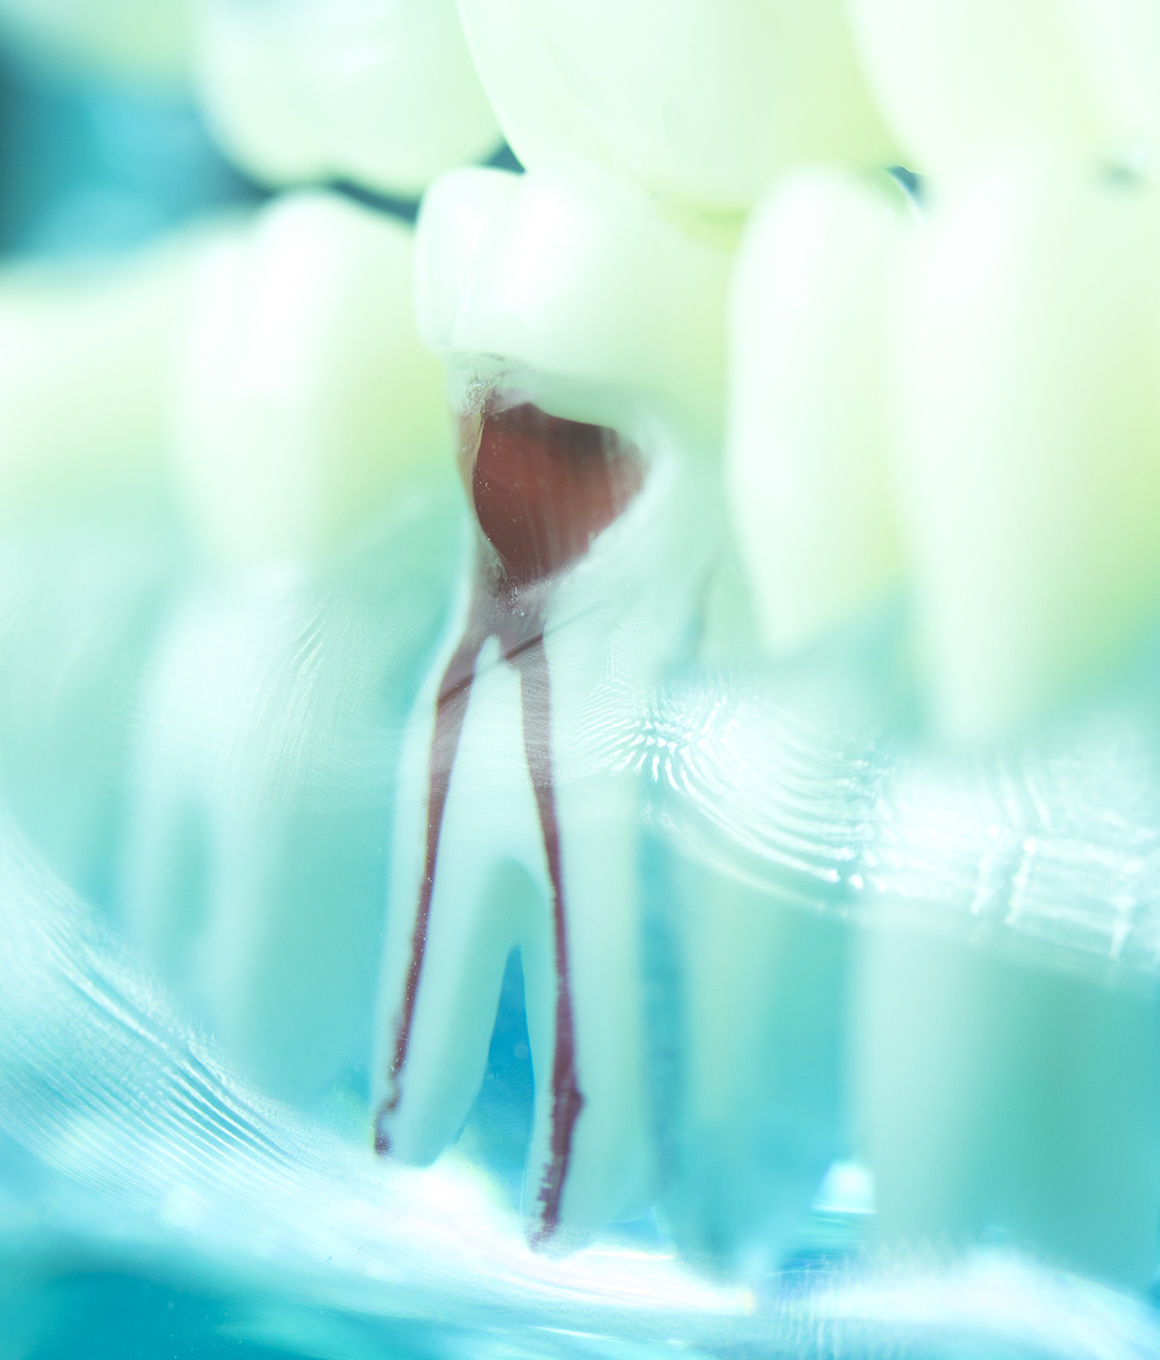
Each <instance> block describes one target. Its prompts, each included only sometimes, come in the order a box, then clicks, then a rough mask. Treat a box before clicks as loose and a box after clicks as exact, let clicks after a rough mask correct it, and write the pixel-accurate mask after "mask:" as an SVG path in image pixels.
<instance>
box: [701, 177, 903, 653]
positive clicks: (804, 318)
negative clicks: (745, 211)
mask: <svg viewBox="0 0 1160 1360" xmlns="http://www.w3.org/2000/svg"><path fill="white" fill-rule="evenodd" d="M904 230H905V216H904V209H903V206H902V203H901V196H900V195H894V194H890V193H889V191H888V190H887V188H886V187H885V186H877V187H876V186H872V185H871V184H869V183H868V182H866V183H864V182H862V181H860V180H858V179H857V178H856V177H854V176H853V175H850V174H847V173H845V172H842V171H838V170H829V169H817V170H807V169H803V170H800V171H797V172H795V173H794V174H793V175H791V176H790V177H789V178H788V179H787V180H786V181H784V182H783V183H782V184H781V185H780V186H779V188H778V189H777V190H776V191H775V192H774V193H773V194H772V196H771V197H770V198H769V199H768V200H767V201H766V202H765V204H764V205H763V206H762V207H760V208H759V209H758V210H757V212H756V213H755V214H754V216H753V217H752V218H751V219H750V223H749V225H748V227H747V230H746V235H745V238H744V241H743V244H742V247H741V249H740V251H739V255H738V260H737V267H736V272H735V275H734V279H733V302H732V335H731V340H732V353H733V365H732V372H731V375H730V387H731V401H730V419H729V438H728V479H729V487H730V499H731V505H732V510H733V519H734V523H735V524H736V526H737V529H738V533H739V538H740V541H741V545H742V549H743V551H744V553H745V556H746V560H747V562H748V566H749V575H750V582H751V585H752V587H753V591H754V597H755V602H756V605H757V610H758V617H759V621H760V623H761V625H762V628H763V631H764V635H765V640H766V642H767V644H768V646H769V647H770V648H771V649H772V650H773V651H774V652H790V651H793V650H795V649H796V648H798V647H801V646H803V645H806V644H808V643H810V642H812V641H813V640H814V639H815V638H817V637H819V636H820V635H821V634H823V633H825V632H826V631H828V630H829V629H830V628H832V627H834V626H835V625H837V624H838V623H840V622H842V621H843V620H845V619H847V618H849V617H850V616H851V615H852V614H854V613H855V612H856V611H857V609H858V608H859V607H860V606H862V605H864V604H866V603H867V602H869V601H872V600H873V599H875V598H876V597H879V596H881V595H882V594H883V593H884V592H885V591H887V590H888V589H889V588H891V587H893V586H895V585H896V584H897V583H898V582H899V581H900V579H901V576H902V568H903V562H902V550H901V544H900V541H899V535H898V531H897V528H896V525H895V514H894V509H893V487H892V484H891V480H892V479H891V476H890V450H889V438H888V428H887V420H886V411H885V409H884V402H883V396H882V393H883V389H884V386H885V379H886V363H885V360H884V356H883V339H884V335H885V333H886V327H887V316H888V302H889V297H890V291H891V283H892V279H893V271H894V267H895V258H896V255H897V253H898V249H899V245H900V242H901V240H902V238H903V234H904Z"/></svg>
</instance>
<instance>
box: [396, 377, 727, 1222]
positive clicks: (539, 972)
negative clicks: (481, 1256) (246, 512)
mask: <svg viewBox="0 0 1160 1360" xmlns="http://www.w3.org/2000/svg"><path fill="white" fill-rule="evenodd" d="M477 400H483V401H484V403H485V404H484V405H483V407H482V408H480V407H478V406H477V407H476V408H475V409H474V410H472V411H468V412H465V414H464V417H463V419H462V422H461V428H462V429H463V431H464V437H465V439H466V440H467V446H466V448H465V449H464V451H463V454H464V457H465V459H466V470H467V472H468V474H469V479H470V485H471V490H472V498H473V504H474V508H475V511H476V516H477V523H478V524H479V526H480V527H481V536H480V539H479V543H478V545H477V550H476V553H475V564H474V569H473V572H472V574H471V575H470V576H469V578H468V580H467V581H466V582H465V583H464V589H463V597H462V600H461V604H460V606H459V608H458V610H457V614H456V617H455V619H454V621H453V624H452V627H451V630H450V632H449V633H448V636H447V638H446V641H445V642H444V644H443V646H442V647H441V649H440V653H439V655H438V657H437V659H436V661H435V664H434V666H433V667H432V670H431V671H430V673H429V676H428V679H427V681H426V683H425V685H424V686H423V689H422V692H421V695H420V698H419V702H418V703H417V705H416V707H415V710H414V714H413V717H412V719H411V723H410V725H409V728H408V732H407V735H406V739H405V744H404V755H403V760H402V765H401V773H400V783H399V794H398V802H397V813H396V821H395V831H394V836H393V840H392V847H393V848H392V856H393V870H392V889H391V895H390V907H389V912H388V928H387V940H386V952H385V954H384V964H383V974H382V976H383V985H382V993H381V1004H380V1022H379V1035H380V1048H379V1052H378V1054H377V1056H376V1059H375V1068H374V1071H375V1077H376V1083H377V1088H376V1094H375V1102H376V1110H377V1122H376V1137H377V1145H378V1147H379V1149H380V1150H381V1151H384V1152H387V1151H389V1152H390V1153H391V1154H392V1155H394V1156H396V1157H399V1158H401V1159H403V1160H406V1161H413V1162H427V1161H430V1160H432V1159H433V1158H434V1157H435V1156H436V1155H437V1154H438V1153H439V1152H440V1151H441V1150H442V1148H443V1147H444V1146H445V1145H446V1144H448V1143H449V1142H450V1141H451V1140H453V1139H454V1137H455V1136H456V1135H457V1133H458V1131H459V1128H460V1127H461V1125H462V1122H463V1119H464V1117H465V1115H466V1113H467V1111H468V1109H469V1107H470V1106H471V1103H472V1101H473V1099H474V1097H475V1094H476V1092H477V1090H478V1088H479V1085H480V1082H481V1081H482V1078H483V1074H484V1070H485V1067H486V1059H487V1048H488V1039H489V1037H490V1034H491V1030H492V1026H493V1023H494V1020H495V1012H496V1002H497V998H498V996H499V988H500V982H501V979H502V976H503V971H504V964H505V961H506V959H507V956H508V953H509V951H510V950H511V949H512V948H513V947H519V949H520V950H521V954H522V962H523V971H524V978H525V988H526V1002H527V1018H528V1031H529V1036H530V1040H531V1047H532V1056H533V1067H534V1071H535V1074H536V1118H535V1126H534V1131H533V1139H532V1150H531V1154H530V1157H529V1162H528V1168H527V1175H526V1179H525V1187H526V1188H525V1195H524V1204H525V1214H526V1215H527V1217H528V1219H529V1236H530V1239H531V1241H532V1243H533V1245H537V1246H548V1245H561V1244H562V1245H565V1246H566V1245H569V1244H572V1243H573V1242H574V1241H575V1240H576V1238H577V1235H582V1234H584V1233H586V1232H588V1231H590V1230H592V1229H594V1228H597V1227H599V1226H600V1225H601V1224H603V1223H605V1222H606V1221H608V1220H609V1219H613V1218H617V1217H622V1216H627V1215H630V1214H632V1213H633V1212H640V1211H641V1210H642V1209H643V1208H644V1207H645V1206H646V1205H647V1202H648V1196H649V1192H650V1189H651V1185H650V1179H651V1156H650V1152H649V1142H648V1138H647V1125H646V1110H645V1101H644V1086H643V1081H644V1073H643V1058H642V1046H641V1029H640V1026H641V1005H642V1001H641V995H640V987H641V983H640V969H639V960H638V952H639V946H638V932H639V929H640V926H639V907H638V892H639V889H638V875H639V866H638V852H637V846H636V827H637V825H638V820H639V814H638V811H637V805H638V796H639V795H638V790H637V786H636V780H635V776H634V775H632V774H630V773H617V772H616V770H615V769H611V768H604V767H603V766H602V764H601V762H600V760H599V759H598V758H596V757H595V756H594V754H593V735H592V729H593V724H594V721H597V717H596V715H597V714H598V715H599V721H600V722H602V723H607V722H609V721H612V722H616V721H622V720H623V715H624V714H626V713H629V714H631V713H640V712H643V711H644V708H645V705H646V701H647V696H648V692H649V689H650V686H651V685H652V684H653V683H654V681H655V677H656V675H657V672H658V669H659V667H660V666H661V665H662V664H663V663H664V661H665V659H666V658H667V657H668V656H669V655H670V654H671V653H672V651H673V649H674V648H675V646H676V645H677V643H678V639H679V638H680V637H681V634H682V631H683V627H684V619H685V617H686V616H687V615H688V613H689V612H690V611H691V609H692V607H693V601H694V599H695V598H696V591H697V588H698V583H699V582H700V581H701V579H702V577H703V573H704V571H705V568H706V563H707V561H708V559H709V557H710V555H711V553H712V552H713V544H714V542H715V538H716V533H715V523H714V521H715V515H714V513H713V510H712V501H711V500H710V499H708V497H707V491H706V488H704V487H702V486H701V485H700V484H699V481H698V479H696V478H694V477H691V476H690V475H689V474H688V472H687V471H685V470H683V469H682V468H681V467H680V466H679V464H678V462H677V460H676V458H675V455H673V454H672V453H671V452H667V451H666V450H665V449H663V448H658V449H657V450H656V452H655V454H654V456H653V457H652V459H651V460H650V461H649V462H648V463H647V464H645V465H643V466H641V465H639V464H638V462H637V459H638V456H639V455H638V454H637V453H636V452H635V451H634V450H632V449H631V448H630V447H628V446H626V445H624V443H623V441H619V440H616V439H615V438H614V437H613V436H612V435H611V434H610V433H609V432H604V434H601V433H600V432H599V431H598V430H596V428H595V427H593V426H588V425H577V424H575V423H574V422H571V421H566V420H560V419H557V418H554V417H546V416H543V415H542V414H541V413H537V411H536V408H535V407H532V406H530V405H526V404H517V405H516V406H514V407H512V406H509V407H503V406H496V405H495V404H494V403H495V401H496V398H495V397H494V396H490V397H487V398H478V397H477ZM593 440H596V441H597V443H596V444H595V445H593ZM477 441H478V442H477ZM590 445H592V448H591V449H590V450H589V451H590V452H592V451H593V450H594V449H595V448H596V447H600V448H602V449H603V452H602V453H599V454H598V455H597V461H593V460H592V458H591V457H588V456H587V455H584V456H581V454H580V453H578V452H577V450H578V449H579V448H580V447H581V446H583V447H584V448H588V447H589V446H590ZM540 474H542V476H544V477H549V476H550V479H552V480H553V491H552V492H551V493H548V492H547V485H546V484H545V485H541V483H540V482H539V481H537V475H540ZM641 477H643V484H641V483H640V480H639V479H640V478H641ZM558 478H563V479H564V480H563V482H562V483H561V484H560V485H558V486H555V485H554V479H558ZM593 479H595V480H593ZM638 486H639V490H638V489H637V488H638ZM537 489H538V490H537ZM544 516H546V518H543V517H544ZM577 516H580V518H579V519H577ZM541 520H542V522H541ZM707 520H708V521H709V522H708V523H707V522H706V521H707ZM605 525H608V527H607V528H604V526H605ZM593 535H595V538H593ZM589 543H591V546H590V547H589V546H587V545H588V544H589ZM611 676H615V689H614V690H611V691H610V690H609V688H608V686H607V679H608V677H611Z"/></svg>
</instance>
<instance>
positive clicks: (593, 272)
mask: <svg viewBox="0 0 1160 1360" xmlns="http://www.w3.org/2000/svg"><path fill="white" fill-rule="evenodd" d="M417 252H418V260H417V270H416V273H417V296H418V312H419V324H420V328H421V330H422V333H423V335H424V338H425V340H426V341H427V343H428V344H429V345H430V346H431V347H432V348H433V349H436V350H438V351H441V352H444V353H447V352H454V351H460V352H463V351H468V352H470V351H478V352H481V353H498V354H503V355H505V356H506V357H508V358H511V359H514V360H517V361H520V362H523V363H525V364H528V365H530V366H532V367H534V368H536V369H537V370H539V371H541V372H544V373H550V374H554V375H557V376H559V377H561V378H562V379H565V380H567V381H568V382H570V383H579V384H584V383H586V384H589V385H591V386H592V387H594V388H604V389H609V388H611V389H613V390H614V391H619V392H621V393H622V394H624V395H625V396H626V398H628V399H630V400H632V401H637V400H639V399H640V397H641V395H644V396H645V397H646V398H647V399H649V400H650V401H652V402H653V403H655V404H659V405H660V406H662V407H663V408H664V409H665V410H666V411H667V412H669V413H673V414H675V415H676V416H677V418H678V419H679V420H681V421H683V422H684V423H685V424H687V425H689V426H690V428H695V430H696V431H697V432H698V433H699V435H700V437H701V438H702V439H705V438H709V439H711V440H713V441H714V442H715V440H716V438H717V437H718V430H719V425H720V421H721V411H722V406H723V401H724V396H723V393H724V373H725V295H726V288H727V283H728V271H729V262H730V256H729V252H728V250H727V249H725V248H724V247H721V246H717V245H713V244H707V243H705V242H702V241H699V240H695V239H693V238H692V237H691V236H689V235H687V234H686V233H685V232H683V231H682V230H681V229H679V228H678V227H677V226H675V225H673V223H672V222H670V221H668V220H667V219H666V218H665V217H663V216H662V215H661V214H660V212H659V211H658V210H657V208H656V206H655V204H654V203H652V202H650V201H649V199H648V198H647V197H646V195H645V194H644V193H643V192H642V191H640V190H639V189H638V188H636V187H635V186H633V185H631V184H628V183H626V182H624V181H622V180H620V179H618V178H617V177H616V176H614V175H612V174H610V173H608V172H607V171H602V170H599V169H597V168H595V167H593V166H590V165H587V164H585V163H583V162H580V161H573V160H567V159H566V160H562V161H559V162H554V163H551V164H547V165H544V166H542V167H540V168H539V169H536V170H532V171H529V172H528V173H527V174H526V175H523V176H518V177H517V176H513V175H508V174H505V173H504V172H501V171H496V170H476V169H468V170H457V171H452V172H450V173H449V174H447V175H445V176H443V177H442V178H441V179H440V180H439V181H437V182H436V183H435V184H434V185H433V186H432V188H431V190H430V192H429V193H428V195H427V197H426V199H425V200H424V204H423V210H422V212H421V214H420V219H419V228H418V247H417Z"/></svg>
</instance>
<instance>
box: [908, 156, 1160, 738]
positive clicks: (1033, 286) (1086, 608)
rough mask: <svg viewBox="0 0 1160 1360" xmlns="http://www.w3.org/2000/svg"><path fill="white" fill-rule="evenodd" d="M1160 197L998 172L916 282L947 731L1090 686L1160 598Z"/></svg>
mask: <svg viewBox="0 0 1160 1360" xmlns="http://www.w3.org/2000/svg"><path fill="white" fill-rule="evenodd" d="M1157 218H1158V202H1157V197H1156V195H1155V193H1154V191H1151V190H1147V191H1145V190H1140V189H1136V190H1134V191H1124V192H1116V191H1108V190H1105V189H1104V188H1103V187H1102V186H1100V185H1095V184H1091V183H1089V182H1088V181H1087V180H1086V178H1085V177H1084V176H1083V175H1082V174H1081V173H1080V172H1079V171H1078V170H1075V169H1073V168H1072V167H1071V166H1069V165H1068V164H1066V163H1054V162H1049V161H1039V160H1026V159H1023V158H1017V159H1013V160H1008V161H999V162H996V163H995V165H994V166H992V167H990V168H989V169H988V170H987V171H986V172H985V173H984V174H982V175H980V176H977V177H975V178H973V179H971V180H970V181H968V182H965V183H963V184H962V185H960V186H959V188H958V189H957V190H956V192H955V193H954V195H952V196H950V197H948V199H947V201H946V202H945V203H943V204H942V206H941V207H939V208H938V209H937V210H936V212H935V214H934V216H933V217H932V219H931V220H930V223H929V225H928V226H927V227H926V228H925V230H924V236H923V239H922V242H921V245H920V248H919V249H918V250H917V252H916V254H915V257H914V259H913V261H912V263H911V265H910V266H909V267H908V269H907V271H906V273H905V275H904V279H903V283H902V287H901V293H902V298H901V319H900V350H899V355H898V363H899V375H900V381H901V391H900V393H899V412H900V419H901V424H900V448H901V453H902V455H903V467H902V482H901V484H902V485H903V487H904V488H905V489H906V494H907V507H906V509H907V521H908V522H907V530H908V537H909V541H910V544H911V551H912V553H913V559H914V561H915V566H916V578H917V580H918V582H919V591H920V593H919V613H920V618H919V622H920V626H921V629H922V634H923V639H924V641H923V646H924V651H925V656H926V661H927V665H928V668H929V671H930V674H931V676H932V679H933V688H934V699H935V704H936V709H937V715H938V718H939V721H940V722H941V725H942V727H943V730H944V732H945V733H947V734H948V735H950V736H951V737H952V738H955V739H960V740H977V739H988V738H991V737H994V736H997V735H1000V734H1002V733H1004V732H1007V731H1009V730H1011V729H1013V728H1016V727H1018V726H1019V725H1020V724H1021V723H1022V722H1024V721H1026V720H1027V719H1029V718H1031V717H1032V716H1034V715H1035V714H1036V713H1038V712H1040V711H1041V710H1042V709H1043V708H1044V706H1045V705H1050V704H1051V703H1052V702H1054V701H1056V700H1058V699H1059V698H1061V697H1064V696H1066V695H1067V693H1068V692H1069V691H1070V690H1072V689H1073V688H1074V687H1075V686H1076V685H1078V684H1081V683H1085V682H1087V681H1089V680H1090V679H1091V678H1092V677H1093V676H1094V675H1095V674H1096V673H1098V672H1099V671H1100V670H1101V669H1102V668H1104V667H1105V666H1107V665H1109V664H1112V663H1113V662H1114V659H1115V657H1116V655H1117V653H1119V652H1121V651H1122V650H1123V648H1124V647H1125V646H1127V645H1129V644H1130V642H1131V640H1132V639H1133V638H1134V637H1135V636H1136V635H1137V633H1138V631H1139V629H1140V628H1141V626H1142V624H1143V622H1144V621H1145V620H1146V619H1147V618H1148V617H1149V616H1150V615H1151V614H1152V613H1153V612H1154V611H1155V609H1156V607H1157V604H1158V603H1160V548H1158V546H1157V539H1156V534H1155V523H1156V519H1157V514H1158V512H1160V459H1158V458H1157V449H1158V448H1160V409H1158V403H1157V393H1156V373H1157V372H1158V371H1160V355H1158V349H1160V343H1158V339H1160V337H1158V334H1157V327H1158V319H1157V317H1156V315H1155V313H1156V307H1155V301H1154V297H1155V294H1156V285H1157V264H1158V261H1157V252H1156V248H1155V241H1156V239H1157V225H1158V222H1157Z"/></svg>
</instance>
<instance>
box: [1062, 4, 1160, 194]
mask: <svg viewBox="0 0 1160 1360" xmlns="http://www.w3.org/2000/svg"><path fill="white" fill-rule="evenodd" d="M1059 3H1060V5H1061V7H1062V9H1063V12H1064V14H1065V15H1066V17H1067V20H1068V23H1069V25H1070V30H1071V34H1072V41H1073V44H1074V47H1075V50H1076V53H1077V54H1078V58H1079V60H1080V61H1081V62H1082V63H1083V67H1084V70H1085V72H1086V74H1087V78H1088V82H1089V84H1090V85H1091V87H1092V90H1093V93H1094V96H1095V98H1096V99H1097V100H1098V101H1099V103H1100V105H1101V108H1102V109H1103V112H1104V115H1105V117H1106V118H1107V119H1108V121H1109V124H1110V141H1109V146H1108V150H1109V152H1110V153H1111V154H1112V155H1115V156H1125V155H1126V156H1133V155H1139V154H1140V153H1141V152H1143V153H1144V154H1145V156H1146V160H1147V163H1148V165H1149V166H1150V168H1151V169H1153V170H1154V169H1155V163H1156V156H1157V150H1158V148H1160V80H1157V72H1158V71H1160V7H1157V5H1156V4H1155V3H1154V0H1059Z"/></svg>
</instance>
